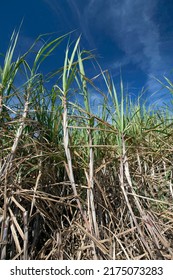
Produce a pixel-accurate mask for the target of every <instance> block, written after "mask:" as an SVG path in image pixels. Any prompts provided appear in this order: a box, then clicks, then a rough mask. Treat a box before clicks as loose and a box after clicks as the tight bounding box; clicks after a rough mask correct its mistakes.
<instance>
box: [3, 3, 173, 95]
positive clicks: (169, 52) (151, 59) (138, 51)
mask: <svg viewBox="0 0 173 280" xmlns="http://www.w3.org/2000/svg"><path fill="white" fill-rule="evenodd" d="M172 15H173V1H172V0H106V1H105V0H88V1H87V0H29V1H23V0H15V1H13V0H11V1H9V0H1V10H0V26H1V28H0V52H3V51H5V49H6V48H7V46H8V42H9V39H10V37H11V34H12V32H13V30H14V28H16V29H18V27H19V25H20V23H21V21H22V20H23V24H22V28H21V31H20V41H19V45H18V50H19V51H20V52H22V51H24V50H26V49H27V48H28V47H29V46H30V45H31V44H32V43H33V41H34V40H35V39H36V37H37V36H38V35H40V34H43V33H51V32H55V33H56V35H57V36H60V35H63V34H65V33H66V32H69V31H72V30H75V29H76V31H75V32H74V37H75V36H76V37H77V36H78V35H79V34H82V42H81V44H82V47H83V48H86V49H89V50H93V49H94V53H95V54H96V56H97V58H98V61H99V63H100V65H101V67H102V69H109V70H110V71H111V74H112V76H113V77H114V79H115V80H118V79H119V73H120V68H121V72H122V76H123V80H124V85H125V87H126V88H128V91H129V92H130V93H131V94H132V95H133V94H137V93H139V92H140V91H141V89H142V87H143V86H144V87H145V88H148V94H152V93H153V92H154V91H156V90H158V88H159V87H160V86H159V84H158V83H157V82H156V81H154V80H153V78H151V77H153V76H155V77H157V78H159V79H160V78H161V77H162V76H163V75H166V76H167V77H169V78H171V76H172V73H171V71H172V68H173V47H172V46H173V17H172ZM60 52H61V53H59V57H61V58H63V57H64V51H63V50H62V49H60ZM56 63H57V62H56V59H55V57H53V59H50V61H49V62H48V65H47V67H48V68H52V69H55V68H56V65H55V64H56ZM93 73H94V72H93ZM96 74H97V73H94V74H93V75H96ZM158 96H160V97H162V94H161V93H158Z"/></svg>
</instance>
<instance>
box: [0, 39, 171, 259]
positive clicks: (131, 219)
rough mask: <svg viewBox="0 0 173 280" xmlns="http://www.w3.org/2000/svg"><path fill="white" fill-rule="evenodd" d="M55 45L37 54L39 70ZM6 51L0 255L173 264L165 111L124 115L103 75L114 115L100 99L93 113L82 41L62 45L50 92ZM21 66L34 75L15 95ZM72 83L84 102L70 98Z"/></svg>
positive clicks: (0, 166)
mask: <svg viewBox="0 0 173 280" xmlns="http://www.w3.org/2000/svg"><path fill="white" fill-rule="evenodd" d="M60 39H62V38H60ZM60 39H57V40H54V41H52V42H51V43H49V45H48V43H47V44H46V45H44V46H43V47H42V48H41V50H40V52H39V55H38V54H37V55H36V57H35V62H34V63H35V65H36V64H38V60H39V59H42V60H43V58H45V57H46V54H49V53H47V52H48V50H49V49H51V51H52V49H53V47H54V46H55V45H56V44H57V42H59V41H58V40H60ZM15 44H16V41H12V45H11V49H10V54H11V57H12V52H13V48H12V47H14V45H15ZM56 46H57V45H56ZM7 54H8V57H7V55H6V57H7V58H8V59H6V62H5V63H7V62H8V66H9V67H6V68H5V66H4V68H2V69H1V87H0V92H1V94H0V97H1V100H0V109H1V110H0V111H1V117H0V118H1V119H0V121H1V123H0V125H1V126H0V147H1V155H0V182H1V188H0V225H1V241H0V245H1V259H20V260H23V259H34V260H36V259H41V260H53V259H58V260H92V259H96V260H112V259H119V260H122V259H133V260H134V259H136V260H139V259H164V260H167V259H168V260H169V259H173V211H172V210H173V189H172V183H173V167H172V160H173V156H172V151H173V149H172V143H173V126H172V119H171V117H170V115H169V116H168V115H167V113H166V112H164V114H162V112H158V111H157V112H153V113H151V112H147V111H145V110H144V109H142V108H141V106H140V105H139V104H138V105H132V104H130V105H128V106H129V107H128V109H127V108H126V112H124V105H125V104H124V102H125V101H124V97H123V91H122V84H121V97H122V98H121V101H118V99H117V95H116V91H115V87H114V85H113V81H111V78H110V76H108V74H107V72H103V71H101V74H102V77H103V79H104V81H105V84H106V86H107V89H108V93H109V95H110V98H111V100H112V104H113V105H114V110H112V109H111V105H109V103H108V101H107V99H106V98H105V99H104V102H103V106H102V113H101V114H97V113H93V112H92V109H91V107H90V102H89V93H88V91H89V90H88V89H87V87H88V85H89V86H93V88H94V90H95V91H97V94H99V91H98V89H97V88H96V86H94V85H93V80H89V79H87V78H86V75H85V71H84V65H83V63H84V60H85V59H86V56H85V54H86V53H83V52H80V49H79V39H78V40H77V42H76V44H75V46H74V49H73V50H72V51H71V52H70V50H69V46H68V47H67V49H66V57H65V62H64V67H62V68H61V71H59V72H58V73H59V78H58V79H57V82H56V85H55V86H53V87H52V89H51V90H50V91H49V92H48V94H47V95H44V93H45V92H46V87H45V81H44V79H43V77H42V75H41V74H40V73H38V69H37V72H36V71H35V69H36V66H35V65H34V67H33V68H32V69H31V68H30V67H29V66H28V64H27V63H26V54H25V55H24V56H23V57H22V58H20V59H18V61H16V62H11V60H10V58H9V57H10V55H9V52H7ZM87 55H88V53H87ZM38 56H39V57H38ZM87 59H88V57H87ZM4 65H5V64H4ZM24 66H25V72H27V74H28V73H29V74H30V75H31V76H30V78H28V81H27V82H26V83H25V85H24V86H23V87H21V88H19V89H16V88H15V87H14V85H15V82H14V78H15V76H16V73H17V70H18V69H19V68H21V69H22V67H24ZM33 69H34V70H33ZM5 71H6V72H8V73H6V72H5ZM4 73H5V74H6V75H5V74H4ZM105 73H106V74H105ZM7 74H8V75H7ZM28 76H29V75H27V77H28ZM4 77H5V78H4ZM74 83H76V85H77V86H78V92H79V91H80V94H81V92H82V94H83V98H84V103H83V106H82V105H81V104H78V105H77V103H72V102H71V101H70V99H69V98H68V95H69V92H70V93H71V92H73V86H72V85H74ZM170 86H171V85H170V84H169V87H170ZM75 94H77V91H76V89H75ZM13 99H14V103H13V102H12V101H13ZM16 100H17V101H16ZM58 100H59V101H60V102H58ZM19 105H20V106H19ZM132 106H133V108H132ZM95 111H96V110H95Z"/></svg>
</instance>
